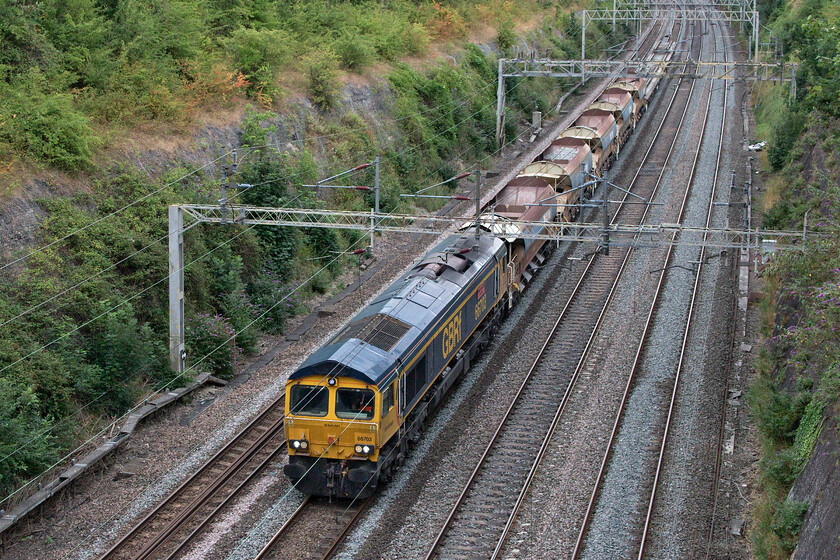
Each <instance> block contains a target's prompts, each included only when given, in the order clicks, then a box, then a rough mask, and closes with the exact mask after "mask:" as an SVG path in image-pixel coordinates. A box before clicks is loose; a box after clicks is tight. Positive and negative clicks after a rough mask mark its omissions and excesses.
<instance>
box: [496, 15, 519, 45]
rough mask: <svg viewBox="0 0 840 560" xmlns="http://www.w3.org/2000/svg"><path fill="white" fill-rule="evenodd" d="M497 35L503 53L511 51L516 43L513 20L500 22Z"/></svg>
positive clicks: (507, 19)
mask: <svg viewBox="0 0 840 560" xmlns="http://www.w3.org/2000/svg"><path fill="white" fill-rule="evenodd" d="M496 33H497V37H496V40H497V41H498V42H499V47H500V48H501V49H502V50H503V51H507V50H508V49H510V48H511V47H512V46H513V43H514V42H515V41H516V33H515V32H514V31H513V20H511V19H510V18H505V19H503V20H502V21H500V22H499V26H498V27H497V28H496Z"/></svg>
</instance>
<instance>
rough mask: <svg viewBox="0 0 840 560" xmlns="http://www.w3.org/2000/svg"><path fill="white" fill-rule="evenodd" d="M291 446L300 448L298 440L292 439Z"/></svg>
mask: <svg viewBox="0 0 840 560" xmlns="http://www.w3.org/2000/svg"><path fill="white" fill-rule="evenodd" d="M292 447H294V448H295V449H300V442H299V441H298V440H294V441H293V442H292Z"/></svg>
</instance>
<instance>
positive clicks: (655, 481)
mask: <svg viewBox="0 0 840 560" xmlns="http://www.w3.org/2000/svg"><path fill="white" fill-rule="evenodd" d="M725 57H726V49H724V58H725ZM728 93H729V87H728V85H727V86H724V89H723V110H722V111H721V112H722V117H721V126H720V135H719V137H718V152H717V156H716V159H715V172H714V177H713V178H712V192H711V195H710V197H709V207H708V209H707V213H706V227H708V226H709V225H710V224H711V221H712V210H713V208H714V203H715V194H716V193H717V182H718V174H719V172H720V160H721V155H722V153H723V135H724V131H725V129H726V101H727V97H728ZM709 103H711V85H710V86H709ZM707 111H708V107H707ZM704 132H705V123H704ZM701 142H702V135H701ZM697 152H698V157H699V152H700V149H699V146H698V150H697ZM696 161H697V160H696V159H695V166H694V167H695V168H696ZM692 175H693V171H692ZM705 257H706V248H705V247H701V248H700V258H699V259H698V263H697V272H696V273H695V276H694V287H693V289H692V293H691V303H690V305H689V308H688V317H687V319H686V324H685V332H684V333H683V339H682V344H681V346H680V356H679V360H678V362H677V372H676V375H675V376H674V387H673V390H672V391H671V400H670V403H669V405H668V416H667V418H666V420H665V432H664V433H663V435H662V443H661V445H660V448H659V457H658V459H657V463H656V474H655V475H654V479H653V488H652V489H651V493H650V501H649V502H648V510H647V515H646V516H645V526H644V530H643V531H642V541H641V543H640V545H639V554H638V557H637V559H638V560H642V558H643V557H644V552H645V544H646V542H647V536H648V532H649V530H650V524H651V519H652V517H653V506H654V502H655V500H656V490H657V488H658V484H659V479H660V476H661V473H662V465H663V463H664V461H665V451H666V447H667V443H668V433H669V430H670V427H671V420H672V418H673V413H674V405H675V404H676V401H677V390H678V388H679V384H680V376H681V374H682V368H683V363H684V360H685V355H686V351H687V348H688V337H689V334H690V332H691V325H692V319H693V318H694V311H695V306H696V303H697V296H698V293H699V289H700V277H701V274H702V270H703V261H704V260H705ZM663 272H664V271H663Z"/></svg>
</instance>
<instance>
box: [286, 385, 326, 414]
mask: <svg viewBox="0 0 840 560" xmlns="http://www.w3.org/2000/svg"><path fill="white" fill-rule="evenodd" d="M289 398H290V399H291V400H290V403H289V411H290V412H291V413H292V414H301V415H304V416H326V415H327V409H328V408H329V403H330V391H329V389H327V388H326V387H314V386H312V385H295V386H294V387H292V389H291V391H290V392H289Z"/></svg>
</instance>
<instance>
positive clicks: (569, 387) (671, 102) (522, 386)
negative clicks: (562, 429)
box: [425, 79, 693, 560]
mask: <svg viewBox="0 0 840 560" xmlns="http://www.w3.org/2000/svg"><path fill="white" fill-rule="evenodd" d="M682 81H683V80H682V79H680V81H679V82H678V85H677V87H676V88H675V90H674V94H673V95H672V97H671V99H670V100H669V104H668V107H667V109H666V112H665V116H664V117H663V119H662V121H661V122H660V124H659V127H658V128H657V130H656V132H655V135H654V138H653V139H652V140H651V144H650V146H649V147H648V149H647V151H646V152H645V154H644V156H643V163H642V165H640V166H639V170H637V172H636V174H635V175H634V177H633V180H632V181H631V184H630V188H632V187H633V186H634V185H635V184H636V182H637V179H638V177H639V176H640V172H641V167H642V166H643V165H644V162H646V161H647V159H648V157H649V156H650V153H651V152H652V150H653V148H654V146H655V144H656V140H657V139H658V137H659V134H660V132H661V131H662V129H663V127H664V124H665V122H666V121H667V116H668V114H669V113H670V111H671V109H672V107H673V105H674V102H675V100H676V97H677V95H678V94H679V91H680V86H681V84H682ZM692 87H693V86H692ZM690 97H691V96H690V94H689V96H688V98H687V100H686V105H685V108H684V110H683V114H682V117H681V121H682V120H684V117H685V114H686V111H687V108H688V106H689V101H690ZM678 135H679V129H678V130H677V133H676V134H675V136H674V140H673V141H672V145H671V148H670V150H669V153H670V151H671V150H672V149H673V143H674V142H676V138H677V137H678ZM660 184H661V174H660V177H659V178H658V179H657V181H656V184H655V186H654V193H655V192H656V190H657V189H658V187H659V185H660ZM629 196H630V195H629V194H627V193H625V194H624V198H623V200H622V207H623V206H624V205H623V203H624V202H626V200H627V198H629ZM619 210H620V209H619ZM649 210H650V207H645V210H644V212H643V215H642V217H641V221H643V220H644V219H645V218H646V217H647V214H648V212H649ZM618 214H619V212H618V211H616V213H615V214H614V216H613V219H612V221H613V222H615V220H617V219H618ZM631 252H632V249H628V251H627V254H626V255H625V258H624V259H623V262H622V263H621V265H620V267H619V270H618V273H617V275H616V279H615V280H614V282H613V284H612V286H611V287H610V289H609V293H608V296H607V301H606V303H605V304H604V305H603V307H602V309H601V311H600V313H599V318H598V321H597V324H596V327H595V329H594V331H593V332H592V333H591V334H590V336H589V339H588V342H587V344H586V347H585V349H584V352H583V355H582V356H581V358H580V360H579V363H578V366H577V368H576V371H575V372H574V374H573V376H572V378H571V380H570V383H569V384H568V385H567V388H566V391H565V393H564V396H563V399H562V400H561V403H560V406H559V408H558V409H557V411H556V413H555V418H554V421H553V423H552V426H551V428H550V429H549V431H548V432H547V434H546V436H545V437H544V439H543V443H542V445H541V448H540V451H541V453H542V454H544V450H545V448H546V447H547V445H548V441H550V439H551V433H553V428H554V427H555V426H556V424H557V421H558V420H559V417H560V415H561V414H562V411H563V410H564V409H565V403H566V402H567V401H568V398H569V396H570V395H571V391H572V390H573V388H574V383H575V380H576V379H577V377H578V375H579V372H580V371H581V370H582V365H583V363H584V362H585V358H586V355H587V354H588V352H589V349H590V348H591V346H592V343H593V341H594V339H595V336H596V332H597V329H598V326H600V324H601V322H602V320H603V317H604V316H605V313H606V310H607V307H608V306H609V302H610V301H611V300H612V296H613V294H614V293H615V290H616V287H617V285H618V282H619V280H620V278H621V274H622V272H623V271H624V269H625V268H626V264H627V262H628V260H629V257H628V255H629V254H630V253H631ZM595 260H596V255H593V256H592V257H591V258H590V259H589V260H588V261H587V264H586V268H585V269H584V271H583V272H582V273H581V275H580V277H579V279H578V281H577V283H576V285H575V287H574V289H573V292H572V294H571V295H570V297H569V299H568V301H567V302H566V304H565V305H564V307H563V309H562V311H561V312H560V315H559V316H558V318H557V320H556V321H555V323H554V325H553V327H552V329H551V331H550V333H549V335H548V336H547V337H546V340H545V342H544V343H543V345H542V347H541V348H540V350H539V352H538V354H537V356H536V358H535V359H534V361H533V363H532V365H531V368H530V369H529V371H528V373H527V374H526V376H525V378H524V380H523V381H522V383H521V384H520V387H519V389H518V390H517V393H516V395H515V396H514V398H513V400H512V402H511V404H510V405H509V407H508V409H507V411H506V413H505V415H504V416H503V418H502V420H501V421H500V423H499V425H498V426H497V429H496V431H495V433H494V434H493V436H492V438H491V440H490V442H489V444H488V445H487V447H486V448H485V450H484V453H483V454H482V456H481V458H480V459H479V461H478V464H477V465H476V467H475V468H474V469H473V471H472V473H471V475H470V478H469V479H468V481H467V482H466V484H465V485H464V488H463V490H462V492H461V494H460V495H459V497H458V499H457V500H456V503H455V505H454V506H453V508H452V509H451V511H450V513H449V516H448V517H447V519H446V521H445V522H444V524H443V526H442V528H441V530H440V531H439V532H438V535H437V537H436V539H435V541H434V543H433V544H432V546H431V547H430V549H429V551H428V553H427V555H426V557H425V558H426V560H429V559H430V558H431V557H432V556H433V555H434V554H435V552H436V550H437V548H438V546H439V544H440V543H441V540H442V539H443V537H444V535H445V533H446V532H447V530H448V528H449V526H450V524H451V523H452V520H453V519H454V517H455V515H456V513H457V511H458V509H459V507H460V505H461V504H462V502H463V500H464V498H465V496H466V495H467V493H468V492H469V490H470V488H471V486H472V483H473V481H474V480H475V478H476V476H477V474H478V472H479V471H480V470H481V468H482V466H483V464H484V462H485V460H486V459H487V457H488V456H489V454H490V452H491V450H492V448H493V447H494V444H495V442H496V441H497V439H498V436H499V434H500V433H501V431H502V430H503V429H504V427H505V425H506V424H507V421H508V418H509V417H510V415H511V413H512V411H513V409H514V408H515V406H516V404H517V402H518V401H519V399H520V397H521V396H522V395H523V393H524V390H525V387H526V385H527V384H528V382H529V380H530V379H531V376H532V375H533V373H534V371H535V370H536V368H537V366H538V364H539V363H540V361H541V360H542V358H543V356H544V355H545V351H546V348H547V347H548V345H549V344H550V342H551V341H552V340H553V338H554V335H555V334H556V332H557V329H558V327H559V325H560V324H561V322H562V321H563V319H564V318H565V317H566V314H567V311H568V309H569V308H570V306H571V305H572V303H573V301H574V300H575V297H576V296H577V295H578V294H579V293H580V288H581V286H582V285H583V282H584V280H585V279H586V278H588V273H589V271H590V270H591V268H592V266H593V263H594V262H595ZM540 461H541V457H539V458H538V459H537V461H536V462H535V463H534V464H533V465H532V468H531V471H530V472H529V475H528V478H527V480H526V485H525V486H524V487H523V488H522V490H521V491H520V495H519V498H518V500H517V502H516V505H515V509H514V511H513V512H512V514H511V516H510V517H509V518H508V521H507V523H506V525H505V529H504V530H503V536H502V538H501V539H500V540H499V541H498V543H497V546H496V549H495V550H494V552H493V558H495V557H496V556H497V555H498V553H499V551H500V547H501V546H502V544H503V543H504V536H505V535H506V534H507V531H508V530H509V528H510V525H511V523H512V521H513V518H514V516H515V514H516V511H518V507H519V505H520V504H521V502H522V500H523V499H524V496H525V494H526V492H527V489H528V486H529V485H530V480H532V479H533V475H534V473H535V472H536V469H537V467H538V466H539V462H540Z"/></svg>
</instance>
